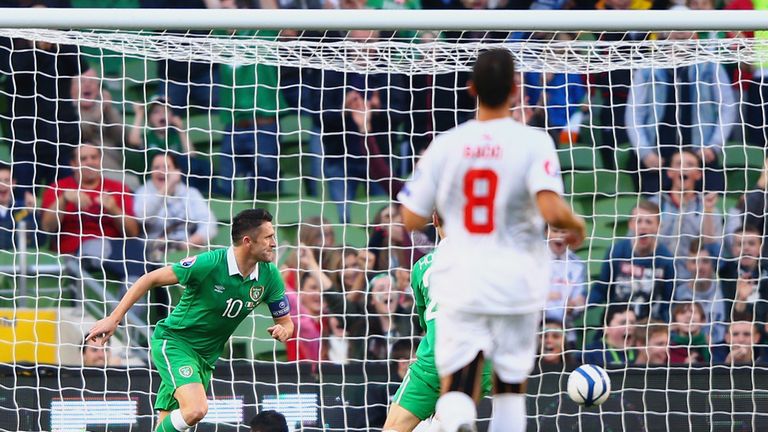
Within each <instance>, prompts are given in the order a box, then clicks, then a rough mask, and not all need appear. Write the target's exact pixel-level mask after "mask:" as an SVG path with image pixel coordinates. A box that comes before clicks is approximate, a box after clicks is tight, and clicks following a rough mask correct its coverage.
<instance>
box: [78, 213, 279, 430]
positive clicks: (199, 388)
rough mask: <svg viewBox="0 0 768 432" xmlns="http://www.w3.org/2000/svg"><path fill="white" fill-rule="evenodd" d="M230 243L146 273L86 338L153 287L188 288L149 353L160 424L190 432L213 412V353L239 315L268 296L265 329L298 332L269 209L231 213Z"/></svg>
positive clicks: (108, 331) (111, 324)
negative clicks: (156, 383)
mask: <svg viewBox="0 0 768 432" xmlns="http://www.w3.org/2000/svg"><path fill="white" fill-rule="evenodd" d="M232 244H233V246H232V247H230V248H228V249H218V250H213V251H210V252H205V253H201V254H200V255H197V256H192V257H188V258H185V259H183V260H181V262H179V263H177V264H173V265H170V266H167V267H164V268H161V269H158V270H155V271H153V272H150V273H147V274H145V275H144V276H142V277H141V278H139V280H138V281H136V283H135V284H134V285H133V286H132V287H131V289H129V290H128V292H127V293H126V294H125V296H124V297H123V299H122V300H121V301H120V304H119V305H118V306H117V308H115V310H114V311H113V312H112V314H111V315H109V316H108V317H106V318H104V319H102V320H100V321H99V322H97V323H96V325H94V327H93V328H92V329H91V331H90V333H89V334H88V340H91V339H97V340H100V341H101V342H102V343H105V342H106V341H107V339H109V337H110V336H112V334H113V333H114V332H115V330H116V329H117V326H118V324H119V323H120V322H121V321H122V319H123V316H125V313H126V312H127V311H128V309H130V308H131V306H133V304H134V303H136V301H137V300H139V299H140V298H142V297H144V296H145V295H146V294H147V292H148V291H149V290H150V289H152V288H155V287H159V286H165V285H172V284H181V285H184V286H185V287H186V289H185V290H184V294H183V295H182V297H181V300H180V301H179V304H178V305H177V306H176V308H174V310H173V312H171V314H170V315H169V316H168V318H166V319H164V320H162V321H160V322H158V323H157V328H156V329H155V331H154V333H153V335H152V341H151V353H152V362H153V363H154V365H155V368H156V369H157V371H158V373H159V374H160V378H161V379H162V382H161V384H160V389H159V390H158V393H157V400H156V401H155V409H157V410H158V411H159V415H158V426H157V429H156V430H157V431H163V432H165V431H186V430H187V429H189V428H191V427H193V426H194V425H196V424H197V423H198V422H200V420H202V419H203V417H205V415H206V413H207V411H208V399H207V397H206V391H207V390H208V384H209V383H210V380H211V374H212V372H213V368H214V365H215V363H216V360H217V359H218V358H219V355H220V354H221V353H222V351H223V350H224V345H225V344H226V342H227V340H229V337H230V336H231V335H232V333H233V332H234V331H235V329H236V328H237V326H238V325H239V324H240V322H241V321H242V320H243V319H244V318H245V317H247V316H248V314H250V312H251V311H252V310H253V309H254V308H255V307H256V306H257V305H259V304H261V303H266V304H267V305H268V306H269V309H270V311H271V312H272V317H273V319H274V323H275V325H274V326H271V327H269V328H268V329H267V331H268V332H269V333H270V334H271V335H272V337H273V338H275V339H277V340H279V341H280V342H285V340H286V339H288V338H289V337H290V336H291V335H292V334H293V323H292V322H291V318H290V313H289V312H290V308H289V306H288V300H287V299H286V297H285V287H284V285H283V281H282V278H281V277H280V273H279V271H278V269H277V267H276V266H275V264H274V263H273V262H272V261H273V260H274V258H275V251H274V249H275V246H276V243H275V228H274V227H273V226H272V215H271V214H269V212H267V211H266V210H263V209H254V210H245V211H243V212H241V213H240V214H238V215H237V216H235V218H234V219H233V220H232Z"/></svg>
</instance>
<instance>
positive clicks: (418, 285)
mask: <svg viewBox="0 0 768 432" xmlns="http://www.w3.org/2000/svg"><path fill="white" fill-rule="evenodd" d="M433 257H434V252H430V253H428V254H426V255H424V256H423V257H421V259H419V260H418V261H416V264H414V265H413V271H412V272H411V288H412V289H413V299H414V302H415V303H416V313H417V314H418V315H419V324H421V328H422V329H424V331H425V332H426V334H425V335H424V338H423V339H422V340H421V342H420V343H419V348H418V349H417V350H416V359H417V360H416V363H415V365H418V366H419V367H420V368H421V369H422V370H423V371H424V372H429V373H434V374H437V367H436V366H435V312H436V311H437V303H435V301H434V300H432V299H431V298H430V296H429V274H430V272H431V268H432V258H433Z"/></svg>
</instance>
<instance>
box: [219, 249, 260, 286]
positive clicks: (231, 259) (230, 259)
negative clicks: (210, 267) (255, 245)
mask: <svg viewBox="0 0 768 432" xmlns="http://www.w3.org/2000/svg"><path fill="white" fill-rule="evenodd" d="M227 269H229V275H230V276H234V275H239V274H240V269H238V268H237V260H236V259H235V249H234V248H233V247H232V246H230V247H229V248H228V249H227ZM249 277H250V278H251V280H257V279H258V278H259V264H258V263H257V264H256V267H254V269H253V272H252V273H251V275H250V276H249Z"/></svg>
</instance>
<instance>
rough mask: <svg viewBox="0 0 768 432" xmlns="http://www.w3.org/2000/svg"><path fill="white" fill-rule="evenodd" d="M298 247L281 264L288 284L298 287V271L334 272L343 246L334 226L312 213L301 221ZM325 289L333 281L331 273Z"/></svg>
mask: <svg viewBox="0 0 768 432" xmlns="http://www.w3.org/2000/svg"><path fill="white" fill-rule="evenodd" d="M298 231H299V233H298V234H299V238H298V247H296V248H294V250H292V251H291V252H290V253H289V254H288V257H287V258H286V259H285V261H284V262H283V265H282V266H281V271H282V273H283V280H284V282H285V284H286V287H287V288H288V289H289V290H290V289H295V288H296V284H297V279H298V271H300V270H315V269H322V271H323V272H333V271H335V270H336V269H338V268H339V267H338V265H339V262H340V260H339V259H338V255H339V249H340V248H339V247H338V246H337V245H336V234H335V233H334V231H333V226H332V225H331V224H330V222H328V220H327V219H325V218H324V217H322V216H310V217H308V218H306V219H304V220H302V222H301V223H300V224H299V229H298ZM323 283H324V286H323V289H324V290H326V289H328V288H329V286H332V285H333V281H332V280H331V278H330V277H328V276H326V278H324V280H323Z"/></svg>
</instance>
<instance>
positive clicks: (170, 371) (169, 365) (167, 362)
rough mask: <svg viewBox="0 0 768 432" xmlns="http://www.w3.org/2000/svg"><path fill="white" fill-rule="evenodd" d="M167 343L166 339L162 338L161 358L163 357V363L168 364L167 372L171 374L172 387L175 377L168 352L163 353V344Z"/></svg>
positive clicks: (174, 385) (174, 386)
mask: <svg viewBox="0 0 768 432" xmlns="http://www.w3.org/2000/svg"><path fill="white" fill-rule="evenodd" d="M167 343H168V339H163V349H162V351H163V358H165V364H167V365H168V374H169V375H171V383H172V384H173V388H174V389H175V388H177V387H176V378H174V377H173V368H171V361H170V360H168V354H166V353H165V345H166V344H167Z"/></svg>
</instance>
